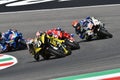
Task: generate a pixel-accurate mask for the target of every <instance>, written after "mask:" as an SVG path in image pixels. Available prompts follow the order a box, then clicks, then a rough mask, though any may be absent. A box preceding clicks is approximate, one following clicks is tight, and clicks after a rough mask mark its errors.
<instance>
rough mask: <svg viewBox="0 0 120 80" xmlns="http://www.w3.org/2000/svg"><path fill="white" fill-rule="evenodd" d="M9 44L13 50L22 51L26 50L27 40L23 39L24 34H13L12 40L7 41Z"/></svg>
mask: <svg viewBox="0 0 120 80" xmlns="http://www.w3.org/2000/svg"><path fill="white" fill-rule="evenodd" d="M6 43H7V44H9V46H10V48H11V50H20V49H26V48H27V45H26V40H25V39H24V38H23V35H22V33H18V34H11V35H10V40H9V41H6Z"/></svg>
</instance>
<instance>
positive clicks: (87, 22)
mask: <svg viewBox="0 0 120 80" xmlns="http://www.w3.org/2000/svg"><path fill="white" fill-rule="evenodd" d="M72 26H73V28H75V32H76V34H77V35H79V37H80V38H81V39H84V37H85V32H86V31H87V30H91V31H92V27H93V22H92V19H91V17H87V18H85V19H83V20H81V21H80V22H79V21H78V20H74V21H73V22H72Z"/></svg>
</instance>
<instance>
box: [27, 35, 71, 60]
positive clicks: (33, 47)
mask: <svg viewBox="0 0 120 80" xmlns="http://www.w3.org/2000/svg"><path fill="white" fill-rule="evenodd" d="M41 37H42V38H41V39H42V40H41V41H40V40H38V41H37V42H36V41H35V40H33V39H32V40H30V41H28V42H27V47H28V50H29V53H30V54H32V55H33V57H34V59H35V60H36V61H39V60H40V55H41V56H42V57H43V59H45V60H46V59H49V58H50V57H51V56H54V57H56V58H60V57H65V56H67V55H70V54H71V49H70V48H69V47H67V46H66V45H65V44H64V40H60V39H57V38H54V37H53V38H52V39H49V38H50V37H49V36H47V38H48V39H49V40H50V41H49V43H47V45H46V44H45V45H44V44H42V43H44V41H45V38H44V35H42V36H41Z"/></svg>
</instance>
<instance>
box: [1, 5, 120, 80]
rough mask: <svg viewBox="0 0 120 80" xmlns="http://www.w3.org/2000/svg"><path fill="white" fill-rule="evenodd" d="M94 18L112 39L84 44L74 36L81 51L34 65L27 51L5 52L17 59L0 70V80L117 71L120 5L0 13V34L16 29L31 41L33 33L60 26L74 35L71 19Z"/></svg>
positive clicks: (119, 63)
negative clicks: (111, 35) (101, 23)
mask: <svg viewBox="0 0 120 80" xmlns="http://www.w3.org/2000/svg"><path fill="white" fill-rule="evenodd" d="M86 16H95V17H96V18H98V19H100V20H101V21H102V22H104V23H105V24H106V28H107V30H108V31H109V32H110V33H112V34H113V38H110V39H103V40H95V41H89V42H84V41H82V40H81V39H79V38H78V36H77V35H75V39H76V40H77V41H79V42H80V43H79V44H80V46H81V48H80V49H79V50H74V51H72V55H70V56H67V57H65V58H59V59H50V60H41V61H39V62H36V61H35V60H34V59H33V57H32V56H31V55H30V54H29V53H28V51H27V50H21V51H15V52H8V53H5V54H10V55H13V56H15V57H16V58H17V59H18V63H17V64H16V65H14V66H13V67H10V68H7V69H4V70H1V71H0V80H48V79H53V78H57V77H63V76H70V75H77V74H84V73H90V72H97V71H103V70H110V69H115V68H120V31H119V30H120V5H118V6H107V7H105V6H103V7H86V8H73V9H61V10H47V11H29V12H14V13H13V12H12V13H1V14H0V31H1V32H4V31H7V29H9V28H16V29H18V30H19V31H21V32H22V33H23V35H24V37H25V38H26V39H27V38H33V37H34V36H35V32H36V31H38V30H40V31H45V30H48V29H51V28H54V27H56V26H61V28H63V29H64V30H65V31H67V32H69V33H75V32H74V29H73V28H72V27H71V22H72V20H75V19H83V18H85V17H86Z"/></svg>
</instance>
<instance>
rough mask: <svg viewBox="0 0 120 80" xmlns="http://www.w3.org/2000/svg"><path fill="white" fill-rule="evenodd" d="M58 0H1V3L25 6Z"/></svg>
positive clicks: (60, 0) (59, 0) (61, 0)
mask: <svg viewBox="0 0 120 80" xmlns="http://www.w3.org/2000/svg"><path fill="white" fill-rule="evenodd" d="M50 1H56V0H21V1H19V0H0V4H6V6H23V5H30V4H37V3H44V2H50ZM63 1H71V0H58V2H63Z"/></svg>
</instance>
